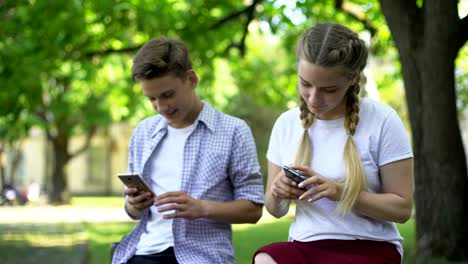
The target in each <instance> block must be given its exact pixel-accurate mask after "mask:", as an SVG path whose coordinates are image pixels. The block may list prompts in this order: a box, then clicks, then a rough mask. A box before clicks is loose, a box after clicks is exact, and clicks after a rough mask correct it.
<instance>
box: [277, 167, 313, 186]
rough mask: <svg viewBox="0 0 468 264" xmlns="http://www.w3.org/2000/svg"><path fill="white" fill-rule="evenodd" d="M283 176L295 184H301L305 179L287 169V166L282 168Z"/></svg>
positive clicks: (294, 171) (296, 172)
mask: <svg viewBox="0 0 468 264" xmlns="http://www.w3.org/2000/svg"><path fill="white" fill-rule="evenodd" d="M283 171H284V174H286V177H288V178H290V179H291V180H293V181H295V182H296V183H297V184H299V183H301V182H303V181H304V180H306V179H307V177H306V176H304V175H302V174H300V173H299V172H298V171H296V170H293V169H291V168H289V167H288V166H283Z"/></svg>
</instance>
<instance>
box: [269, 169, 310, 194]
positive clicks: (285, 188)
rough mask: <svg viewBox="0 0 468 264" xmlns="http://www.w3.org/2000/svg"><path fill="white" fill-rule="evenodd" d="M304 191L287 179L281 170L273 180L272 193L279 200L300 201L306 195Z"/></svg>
mask: <svg viewBox="0 0 468 264" xmlns="http://www.w3.org/2000/svg"><path fill="white" fill-rule="evenodd" d="M304 191H305V190H304V189H301V188H299V187H298V186H297V183H296V182H294V181H293V180H291V179H289V178H288V177H286V175H285V174H284V171H283V170H281V171H280V172H279V173H278V174H277V175H276V177H275V179H274V180H273V184H272V185H271V193H272V195H273V196H274V197H276V198H279V199H289V200H295V199H298V198H299V196H301V195H302V194H303V193H304Z"/></svg>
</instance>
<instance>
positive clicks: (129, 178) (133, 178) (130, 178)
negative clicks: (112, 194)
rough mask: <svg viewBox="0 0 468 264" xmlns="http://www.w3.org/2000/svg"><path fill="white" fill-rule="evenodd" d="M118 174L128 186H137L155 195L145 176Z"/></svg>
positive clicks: (140, 189)
mask: <svg viewBox="0 0 468 264" xmlns="http://www.w3.org/2000/svg"><path fill="white" fill-rule="evenodd" d="M117 176H118V177H119V179H120V180H121V181H122V182H123V183H124V184H125V185H126V186H127V187H129V188H137V189H138V190H139V191H144V192H150V193H152V194H153V195H155V194H154V192H153V191H152V190H151V188H150V187H149V185H148V184H147V183H146V182H145V180H144V179H143V177H141V176H140V175H139V174H131V173H121V174H119V175H117Z"/></svg>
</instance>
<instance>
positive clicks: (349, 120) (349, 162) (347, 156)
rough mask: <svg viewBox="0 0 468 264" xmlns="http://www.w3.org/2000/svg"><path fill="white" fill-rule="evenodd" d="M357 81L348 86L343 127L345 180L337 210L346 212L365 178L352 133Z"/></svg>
mask: <svg viewBox="0 0 468 264" xmlns="http://www.w3.org/2000/svg"><path fill="white" fill-rule="evenodd" d="M359 90H360V87H359V83H357V84H355V85H353V86H352V87H350V88H349V91H348V94H347V96H346V117H345V122H344V125H345V129H346V133H347V134H348V139H347V140H346V145H345V149H344V153H343V159H344V162H345V170H346V171H345V175H346V176H345V177H346V178H345V180H344V189H343V194H342V196H341V200H340V202H339V203H338V212H340V213H342V214H346V213H348V212H349V211H351V209H352V208H353V206H354V204H355V203H356V200H357V198H358V196H359V194H360V193H361V192H362V191H363V190H364V189H365V188H366V186H367V180H366V175H365V172H364V167H363V165H362V161H361V158H360V155H359V152H358V150H357V148H356V145H355V143H354V139H353V136H354V133H355V132H356V128H357V126H358V124H359V97H358V94H359Z"/></svg>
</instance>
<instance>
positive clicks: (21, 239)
mask: <svg viewBox="0 0 468 264" xmlns="http://www.w3.org/2000/svg"><path fill="white" fill-rule="evenodd" d="M87 247H88V244H87V239H86V232H85V231H84V230H83V229H82V228H81V226H80V225H72V224H15V225H11V224H1V225H0V263H2V264H9V263H12V264H13V263H26V264H27V263H77V264H78V263H83V260H84V259H86V257H87Z"/></svg>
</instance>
